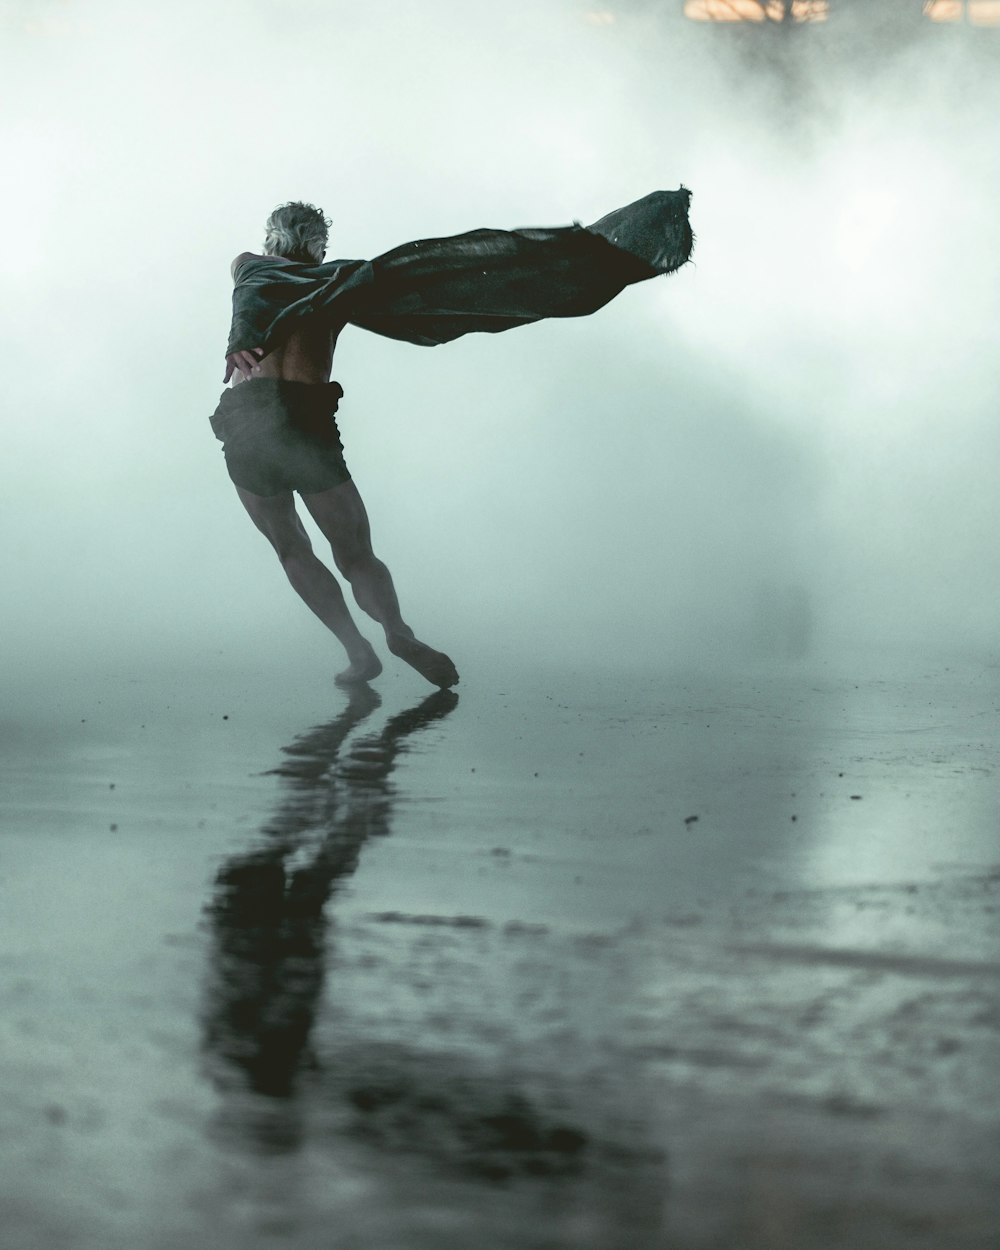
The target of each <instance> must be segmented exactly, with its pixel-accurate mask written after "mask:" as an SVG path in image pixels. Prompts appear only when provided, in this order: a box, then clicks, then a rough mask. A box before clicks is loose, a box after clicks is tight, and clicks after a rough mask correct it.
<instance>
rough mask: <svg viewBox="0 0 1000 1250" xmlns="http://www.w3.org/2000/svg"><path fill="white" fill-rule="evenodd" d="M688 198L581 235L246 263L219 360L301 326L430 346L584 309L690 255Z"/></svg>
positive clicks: (684, 193) (626, 213)
mask: <svg viewBox="0 0 1000 1250" xmlns="http://www.w3.org/2000/svg"><path fill="white" fill-rule="evenodd" d="M690 199H691V194H690V192H689V191H688V190H687V189H686V188H684V187H681V188H680V189H679V190H677V191H654V192H652V194H650V195H647V196H645V197H643V199H641V200H636V201H635V203H634V204H629V205H627V206H626V207H625V208H620V209H616V210H615V211H614V212H612V213H609V214H608V215H607V216H606V217H602V218H601V219H600V221H596V222H594V224H593V225H591V226H581V225H573V226H565V227H557V228H553V229H523V230H492V229H484V230H472V231H470V232H469V233H467V234H457V235H452V236H450V237H448V238H443V239H420V240H418V241H417V242H415V243H404V244H403V245H402V246H401V247H397V248H394V249H393V250H392V251H391V252H386V253H385V254H384V255H382V256H376V257H375V259H374V260H333V261H326V262H324V263H323V264H318V265H317V264H311V263H308V264H303V263H300V262H289V261H287V260H282V259H279V258H276V257H273V256H248V257H247V258H246V259H245V260H243V261H242V262H241V263H240V264H239V265H238V266H237V269H236V273H235V287H234V290H233V322H232V329H231V332H230V336H229V345H228V347H227V348H226V354H227V355H229V354H230V353H232V352H236V351H241V350H243V349H246V348H252V347H262V348H263V349H264V353H265V355H266V354H267V353H268V352H270V351H273V350H274V348H275V347H277V346H278V345H279V344H280V343H281V342H282V341H283V340H284V339H286V338H287V337H288V336H289V335H290V334H291V333H292V331H293V330H294V329H295V328H296V325H297V323H298V322H299V321H300V320H301V319H302V318H303V317H309V318H316V317H320V318H322V319H323V320H324V321H327V322H328V323H329V324H330V326H331V328H334V327H336V328H339V327H341V326H343V325H345V324H350V325H355V326H360V327H361V328H362V329H364V330H372V331H374V332H375V333H376V334H382V335H385V336H386V337H388V338H393V339H402V340H403V341H405V342H408V343H417V344H420V345H422V346H428V347H429V346H433V345H435V344H437V343H448V342H450V341H451V340H452V339H457V338H460V337H461V336H462V335H463V334H469V333H470V332H471V331H485V332H488V333H497V332H499V331H501V330H509V329H512V328H513V327H514V326H521V325H527V324H528V323H530V322H532V321H540V320H542V319H543V318H545V317H582V316H586V315H588V314H589V313H592V312H596V311H597V309H598V308H601V307H603V306H604V305H605V304H606V303H608V301H609V300H611V299H614V297H615V296H616V295H618V294H619V293H620V292H621V291H622V290H624V288H625V287H626V286H629V285H630V284H631V283H633V282H641V281H643V280H644V279H646V278H653V277H656V276H657V275H658V274H665V273H671V272H673V270H675V269H679V268H680V266H681V265H683V264H684V263H685V262H686V261H687V259H688V257H689V256H690V254H691V248H692V246H693V236H692V234H691V227H690V224H689V222H688V205H689V203H690Z"/></svg>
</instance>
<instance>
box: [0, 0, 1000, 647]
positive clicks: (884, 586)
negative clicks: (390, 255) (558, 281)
mask: <svg viewBox="0 0 1000 1250" xmlns="http://www.w3.org/2000/svg"><path fill="white" fill-rule="evenodd" d="M680 7H681V6H680V4H679V3H678V4H677V5H675V6H671V5H668V4H662V5H659V6H657V5H653V4H645V5H638V4H633V5H625V4H620V5H616V4H613V3H609V4H607V5H603V6H597V5H591V4H586V3H578V2H575V0H550V2H549V3H546V4H545V5H539V4H537V3H529V2H527V0H515V2H513V3H509V4H507V5H503V6H501V5H495V4H485V3H477V2H470V0H428V2H426V3H421V4H408V3H399V2H392V3H390V2H389V0H369V2H368V3H366V4H364V5H362V4H360V3H352V4H348V3H345V2H344V0H322V2H320V0H315V2H313V0H297V2H292V0H281V2H280V3H279V2H278V0H267V2H265V0H255V2H252V3H231V4H228V3H219V2H210V3H207V4H197V5H196V4H193V3H179V4H174V5H171V6H169V7H160V8H157V9H155V10H152V9H151V10H148V11H146V10H144V11H142V12H139V11H137V10H136V6H134V5H129V4H124V3H121V4H116V3H109V2H105V0H95V2H94V3H83V2H79V3H77V2H73V0H66V2H65V3H55V2H53V3H30V2H27V0H25V2H22V3H20V4H13V5H8V6H6V7H5V9H4V11H3V16H2V18H0V21H2V22H3V23H4V40H3V48H4V51H3V53H2V62H0V69H2V74H3V82H4V86H3V88H2V92H3V96H4V97H5V105H6V107H5V109H4V115H5V117H6V118H7V119H8V120H7V122H6V123H5V124H4V127H3V132H2V136H3V148H2V151H3V164H4V168H5V170H6V171H7V174H8V187H9V190H8V194H7V196H6V197H5V199H4V202H3V205H2V207H0V214H2V219H3V237H4V241H5V244H4V248H3V259H2V261H0V265H2V268H3V271H4V286H5V289H6V291H7V292H8V298H7V299H6V300H5V301H4V309H3V312H2V313H0V316H2V319H3V320H2V330H3V335H4V342H5V345H6V348H7V377H6V396H7V399H6V403H5V409H6V421H5V430H6V452H5V455H4V456H3V457H2V459H0V474H2V493H0V499H2V502H0V508H2V510H3V514H4V530H5V534H6V549H7V559H6V578H5V584H6V594H7V613H6V627H5V636H6V639H7V649H8V655H15V656H17V657H18V663H21V664H32V663H35V662H37V663H50V662H55V661H59V660H63V659H65V660H69V661H71V662H73V663H91V662H93V663H103V662H106V661H107V660H109V659H113V658H115V657H128V659H129V660H130V661H136V660H143V659H145V658H154V657H155V658H157V659H158V658H160V657H167V658H170V659H173V658H179V659H183V658H186V657H201V658H204V659H207V660H214V659H216V658H217V657H222V658H223V659H227V658H228V659H232V660H241V661H245V660H247V659H250V660H255V661H256V660H259V661H260V662H261V663H262V664H268V663H271V662H272V660H273V658H274V657H280V656H285V655H287V654H288V653H289V652H291V651H294V652H296V653H301V654H303V655H308V656H313V657H315V658H316V659H317V661H318V662H322V663H326V662H327V660H328V657H329V662H330V663H335V662H336V661H338V660H339V658H340V657H339V655H335V654H334V652H335V649H336V644H335V643H333V641H332V639H328V636H327V635H326V634H325V633H324V631H323V629H322V627H321V626H319V625H318V624H317V623H316V622H315V621H314V620H313V619H312V618H311V616H310V615H309V613H308V611H307V610H306V609H305V608H304V607H303V606H302V605H301V604H300V603H299V602H298V601H297V599H296V598H295V596H294V595H293V593H292V591H291V590H290V589H289V588H288V587H287V585H286V584H285V583H284V579H283V576H282V574H281V571H280V569H279V567H278V565H277V562H276V561H275V559H274V556H273V554H272V552H271V551H270V548H269V547H268V546H267V544H266V543H265V542H264V540H263V539H262V538H261V537H260V536H259V535H258V534H257V533H256V531H255V530H254V529H253V526H252V525H251V523H250V522H249V519H248V518H247V517H246V516H245V515H244V514H243V511H242V509H241V507H240V505H239V502H238V500H237V498H236V495H235V492H234V491H233V490H232V488H231V486H230V483H229V480H228V478H227V476H226V474H225V470H224V466H223V462H222V456H221V453H220V451H219V445H218V444H217V443H216V442H215V440H214V439H213V437H212V434H211V431H210V429H209V426H208V414H209V413H210V412H211V411H212V409H213V408H214V406H215V403H216V402H217V398H218V394H219V392H220V390H221V379H222V373H223V352H224V348H225V343H226V337H227V331H228V325H229V295H230V289H231V287H230V280H229V262H230V260H231V259H232V257H233V256H234V255H235V254H236V253H237V252H240V251H243V250H247V249H251V250H256V249H258V248H259V246H260V242H261V237H262V223H263V220H264V217H265V216H266V214H267V213H268V212H269V211H270V209H271V208H272V207H273V206H274V205H275V204H276V203H278V202H281V201H283V200H287V199H291V198H302V199H306V200H310V201H313V202H315V203H317V204H320V205H321V206H323V208H324V209H325V210H326V212H327V214H328V215H329V216H331V217H332V218H333V222H334V225H333V230H332V234H331V247H330V256H331V257H336V256H341V257H359V256H371V255H374V254H377V253H379V252H382V251H385V250H387V249H388V248H390V247H392V246H394V245H396V244H398V243H401V242H403V241H405V240H408V239H413V238H420V237H427V236H433V235H440V234H451V233H455V232H458V231H462V230H467V229H472V228H474V227H477V226H482V225H490V226H501V227H516V226H522V225H559V224H568V223H569V222H570V221H572V220H573V219H578V220H582V221H585V222H586V221H592V220H594V219H596V218H597V217H599V216H601V215H602V214H603V213H605V212H607V211H608V210H610V209H612V208H614V207H617V206H618V205H621V204H624V203H627V202H628V201H630V200H633V199H635V198H637V197H638V196H640V195H643V194H645V193H646V192H647V191H650V190H652V189H654V188H659V187H663V188H673V187H676V186H677V185H678V184H680V183H682V182H683V183H684V184H685V185H687V186H689V187H691V188H692V190H693V192H694V200H693V205H692V219H693V223H694V227H695V231H696V233H697V235H698V238H699V242H698V246H697V248H696V251H695V256H694V263H693V264H691V265H689V266H687V267H686V268H685V269H684V270H682V271H681V272H680V273H679V274H676V275H674V276H672V277H671V278H668V279H658V280H656V281H654V282H650V283H646V284H643V285H642V286H639V287H636V288H633V289H631V290H629V291H626V292H625V293H624V294H623V295H622V296H621V297H620V298H619V299H618V300H616V301H614V302H613V303H612V304H611V305H609V306H608V307H607V308H605V309H604V310H602V311H601V312H600V313H598V314H597V315H595V316H594V317H592V318H588V319H585V320H578V321H567V322H558V323H549V324H543V325H539V326H534V327H528V328H526V329H523V330H517V331H513V332H511V333H509V334H505V335H501V336H498V337H491V336H479V337H475V336H473V337H470V338H468V339H465V340H462V341H460V342H458V343H456V344H452V345H448V346H444V347H439V348H434V349H426V348H417V347H411V346H408V345H405V344H399V343H395V342H391V341H389V340H380V339H378V338H376V337H375V336H372V335H367V334H365V333H363V332H361V331H358V330H354V329H348V330H347V331H346V332H345V334H344V335H343V337H342V339H341V342H340V345H339V347H338V356H337V361H336V363H335V368H334V376H335V377H337V378H338V379H339V380H340V381H341V383H342V385H343V386H344V388H345V391H346V399H345V401H344V402H343V404H342V406H341V414H340V422H341V429H342V433H343V436H344V442H345V446H346V452H347V460H348V464H349V465H350V467H351V469H352V471H353V473H354V475H355V479H356V481H357V482H358V485H359V487H360V489H361V492H362V494H363V495H364V497H365V499H366V501H367V503H368V508H369V512H370V514H371V518H372V524H373V534H374V539H375V546H376V550H377V551H378V552H379V554H380V555H382V557H383V558H384V559H385V560H386V561H387V563H388V564H389V565H390V567H391V568H392V570H393V573H394V576H395V578H396V582H397V587H398V589H399V592H400V597H401V600H402V602H403V607H404V612H405V614H406V615H407V617H408V618H409V619H410V620H411V622H412V624H413V625H414V626H415V627H416V628H417V629H418V631H420V632H421V633H423V634H425V635H426V636H427V638H428V640H429V641H431V642H433V643H434V644H435V645H439V646H442V647H444V648H446V649H447V650H449V651H450V652H451V653H452V654H454V656H455V658H456V661H457V662H458V665H459V668H460V669H466V670H468V669H469V668H470V665H471V666H472V667H474V666H475V664H476V663H477V662H479V661H478V658H477V657H483V656H484V655H489V654H498V655H499V654H502V655H508V656H514V657H517V656H520V655H528V654H539V655H541V656H542V657H548V656H554V655H561V654H565V655H567V656H568V657H569V658H570V659H572V660H573V661H574V662H583V661H589V660H599V659H601V660H605V659H606V660H608V661H609V662H611V663H621V662H628V663H633V662H648V661H656V662H658V663H663V664H665V665H669V664H672V663H675V662H679V661H684V662H689V661H692V660H702V661H704V662H706V663H717V662H719V663H721V662H726V661H729V660H737V661H739V660H740V659H742V658H743V657H745V656H748V655H755V654H761V653H763V654H770V655H775V656H778V657H784V656H787V657H790V658H794V657H798V656H801V655H804V654H810V653H811V654H815V655H822V654H825V653H826V652H827V651H828V650H831V649H833V648H837V647H842V646H849V647H852V648H867V647H873V648H874V647H881V646H883V645H907V646H913V645H919V646H921V647H936V648H941V647H944V648H948V649H952V650H955V651H968V650H973V651H982V650H984V649H987V648H989V647H992V645H993V641H994V636H995V615H996V605H997V602H998V600H1000V555H998V546H997V542H996V537H995V535H996V532H997V521H998V519H1000V516H998V514H1000V502H998V499H1000V496H998V493H997V491H996V488H995V477H996V464H997V461H998V454H1000V429H998V424H997V421H996V416H995V410H996V403H997V394H998V390H1000V387H998V383H1000V377H998V373H1000V366H998V364H997V353H996V350H995V348H994V346H993V343H992V339H993V337H994V335H995V328H996V325H997V323H998V315H997V314H998V311H1000V308H998V303H1000V298H998V294H997V290H998V278H1000V272H998V271H1000V260H998V257H1000V246H998V244H1000V238H998V236H1000V217H998V215H997V213H996V207H995V205H996V199H997V192H998V190H1000V145H998V144H997V142H996V120H995V119H996V117H997V116H998V110H997V106H998V104H1000V99H998V97H1000V85H998V83H1000V80H998V77H997V75H996V73H995V70H994V68H993V66H995V57H994V59H993V63H992V66H991V65H990V61H989V58H988V56H987V55H985V54H984V47H985V45H984V44H983V43H982V39H986V40H988V39H989V38H990V35H991V33H992V32H982V33H981V39H980V41H979V42H978V43H977V42H976V40H975V39H973V38H972V37H971V32H970V38H968V39H958V38H955V37H953V36H954V32H943V31H940V30H934V31H929V32H927V34H926V35H925V36H922V37H920V38H918V39H913V40H912V41H910V42H903V41H901V42H900V45H899V47H898V48H896V47H894V46H893V44H892V43H891V41H890V42H889V43H886V44H884V45H883V49H882V51H881V53H880V55H878V56H877V57H875V56H872V57H870V58H869V60H868V62H867V63H866V66H862V67H860V68H859V66H858V62H857V58H856V57H854V56H853V55H852V54H850V51H849V49H848V48H847V45H842V46H841V47H840V51H839V52H838V51H837V45H836V41H835V40H834V39H833V38H832V37H828V36H827V34H826V33H825V32H823V31H820V30H816V31H808V32H801V33H800V34H799V35H797V37H796V45H795V49H794V51H793V52H789V53H787V54H786V55H787V56H788V57H790V58H792V57H794V67H795V72H794V74H792V75H789V74H788V73H787V72H785V71H783V70H781V69H780V68H778V67H776V66H774V65H772V66H771V67H770V68H768V66H767V64H766V63H765V62H763V61H761V60H758V61H756V62H755V64H754V65H750V64H748V63H747V61H746V60H745V58H744V57H743V55H742V52H741V50H740V48H741V45H738V44H737V42H736V41H735V40H734V39H733V38H732V37H731V32H721V31H716V30H710V29H706V28H701V27H695V26H694V25H693V24H690V23H685V22H684V21H683V20H681V19H679V18H678V16H677V14H676V12H675V10H679V9H680ZM612 19H615V20H612ZM754 34H755V35H759V36H760V37H761V38H767V37H769V35H770V32H766V31H763V32H754ZM824 39H825V40H826V42H825V43H824ZM995 42H996V41H995V40H994V43H995ZM990 47H991V48H992V47H993V45H992V44H990ZM993 51H994V53H995V52H996V51H997V49H995V48H994V49H993ZM317 543H318V539H317ZM368 632H369V633H370V636H372V637H373V638H376V636H377V630H376V627H375V626H374V624H371V626H370V629H369V631H368Z"/></svg>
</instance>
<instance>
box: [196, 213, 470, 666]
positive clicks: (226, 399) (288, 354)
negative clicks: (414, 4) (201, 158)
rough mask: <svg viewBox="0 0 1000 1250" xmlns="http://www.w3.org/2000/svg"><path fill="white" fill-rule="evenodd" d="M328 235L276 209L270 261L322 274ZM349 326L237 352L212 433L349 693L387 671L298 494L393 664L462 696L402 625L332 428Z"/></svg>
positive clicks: (307, 329)
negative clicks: (318, 550) (326, 638)
mask: <svg viewBox="0 0 1000 1250" xmlns="http://www.w3.org/2000/svg"><path fill="white" fill-rule="evenodd" d="M328 225H329V223H328V222H327V220H326V219H325V218H324V216H323V214H322V212H321V211H320V210H319V209H316V208H313V207H312V206H311V205H308V204H301V203H295V204H287V205H283V206H281V207H280V208H276V209H275V210H274V212H273V213H272V214H271V216H270V217H269V218H268V219H267V224H266V226H265V231H266V233H265V237H264V254H265V256H268V257H270V258H272V259H271V263H272V264H274V263H278V264H282V263H283V264H286V265H295V264H297V263H298V264H302V263H307V264H313V265H317V264H320V263H321V262H322V260H323V257H324V255H325V253H326V244H327V229H328ZM258 259H260V258H259V257H258V256H256V255H255V254H254V253H252V252H243V253H242V254H241V255H239V256H237V257H236V259H235V260H234V261H233V265H232V274H233V279H234V281H237V280H238V275H239V271H240V269H241V268H243V267H244V266H246V263H247V262H253V261H255V260H258ZM343 325H344V323H343V322H340V323H339V324H338V322H336V321H333V322H331V321H329V320H328V319H326V318H320V317H317V316H313V317H309V316H304V317H300V318H298V319H297V320H296V321H295V324H294V328H293V329H292V331H291V333H290V334H289V335H288V336H287V337H285V338H283V339H282V341H281V342H280V343H279V344H278V346H277V347H275V348H274V349H273V350H271V351H270V352H268V353H267V354H266V355H265V353H264V349H263V347H253V348H247V349H243V350H238V351H234V352H231V353H230V354H229V355H228V356H227V357H226V376H225V378H224V379H223V380H224V381H225V382H229V381H230V379H232V382H231V387H232V389H231V390H229V391H228V392H225V393H224V394H223V396H222V400H221V402H220V404H219V407H218V408H217V409H216V413H215V415H214V417H213V418H212V423H213V427H214V428H215V430H216V434H217V435H218V436H219V437H220V438H221V439H222V442H223V451H224V452H225V457H226V467H227V469H228V470H229V476H230V477H231V478H232V480H233V483H234V485H235V486H236V493H237V494H238V495H239V497H240V499H241V500H242V502H243V506H244V507H245V508H246V510H247V512H249V514H250V517H251V519H252V520H253V523H254V524H255V525H256V526H257V528H258V529H259V530H260V532H261V533H262V534H263V535H264V537H265V538H266V539H267V540H268V542H270V544H271V546H272V547H273V548H274V550H275V553H276V554H277V557H278V559H279V560H280V561H281V567H282V568H283V569H284V570H285V574H286V576H287V577H288V580H289V581H290V582H291V584H292V587H293V588H294V589H295V590H296V591H297V593H298V594H299V595H300V596H301V597H302V599H303V600H304V601H305V603H306V604H307V606H308V607H310V608H311V609H312V610H313V612H315V613H316V615H317V616H318V617H319V619H320V620H321V621H322V622H323V624H324V625H325V626H326V627H327V628H328V629H329V630H331V631H332V632H333V634H334V635H335V636H336V638H337V639H338V640H339V641H340V643H341V644H342V645H343V647H344V650H345V651H346V652H347V659H348V665H347V667H346V668H345V669H344V670H343V672H341V673H338V674H337V676H336V677H335V679H334V680H335V681H336V682H337V683H338V684H339V685H342V686H348V685H352V684H354V683H357V682H366V681H370V680H371V679H372V678H373V677H377V676H378V675H379V673H380V672H381V671H382V664H381V661H380V660H379V658H378V656H377V655H376V654H375V650H374V648H373V647H372V645H371V643H370V642H368V640H367V639H366V638H365V637H364V635H363V634H362V633H361V631H360V630H359V629H358V627H357V625H356V624H355V622H354V618H353V617H352V616H351V613H350V610H349V609H348V606H347V603H346V602H345V600H344V595H343V592H342V591H341V589H340V585H339V583H338V582H337V579H336V578H335V577H334V575H333V574H332V573H331V572H330V570H329V569H328V568H327V566H326V565H325V564H324V563H323V561H322V560H320V559H319V557H318V556H317V555H316V554H315V552H314V551H313V548H312V544H311V542H310V541H309V536H308V535H307V533H306V531H305V528H304V527H303V525H302V521H301V520H300V518H299V515H298V512H297V511H296V509H295V493H296V492H297V493H298V495H299V497H300V498H301V500H302V502H303V504H304V505H305V507H306V510H307V511H308V512H309V514H310V516H312V518H313V520H314V521H315V522H316V524H317V525H318V526H319V529H320V531H321V532H322V534H323V536H324V538H326V540H327V541H328V542H329V544H330V547H331V549H332V552H333V562H334V564H335V565H336V566H337V569H338V570H339V572H340V574H341V576H342V577H343V578H344V579H345V580H346V581H347V582H349V583H350V587H351V591H352V593H353V595H354V598H355V600H356V602H357V604H358V607H359V608H361V610H362V611H363V612H367V613H368V615H369V616H370V617H372V618H373V619H374V620H376V621H377V622H378V623H379V625H381V626H382V629H383V630H384V631H385V642H386V646H387V647H388V649H389V650H390V651H391V652H392V654H393V655H395V656H398V657H399V658H400V659H401V660H405V662H406V663H407V664H409V665H411V667H413V668H415V669H416V670H417V672H418V673H420V674H421V676H423V677H425V678H426V679H427V680H428V681H429V682H430V683H431V684H432V685H434V686H440V687H442V688H447V687H449V686H454V685H455V683H456V682H457V681H458V673H457V671H456V669H455V665H454V664H453V663H452V662H451V660H450V659H449V658H448V656H446V655H445V654H444V653H443V652H442V651H435V650H434V649H433V648H432V647H429V646H427V644H426V643H424V642H421V641H420V640H419V639H418V638H417V637H416V636H415V635H414V633H413V630H412V629H411V628H410V626H409V625H407V623H406V622H405V621H404V620H403V618H402V616H401V614H400V611H399V601H398V600H397V598H396V591H395V589H394V587H393V584H392V577H391V576H390V574H389V570H388V569H387V568H386V566H385V565H384V564H383V563H382V561H381V560H379V559H378V557H377V556H376V555H375V553H374V552H373V551H372V543H371V533H370V530H369V525H368V515H367V513H366V512H365V505H364V503H363V502H362V499H361V495H360V494H359V493H358V488H357V486H355V484H354V481H353V480H352V478H351V475H350V472H349V471H348V468H347V465H346V464H345V463H344V453H343V448H342V447H341V443H340V436H339V433H338V431H337V423H336V418H335V416H334V414H335V413H336V411H337V403H338V400H339V399H340V398H341V396H342V395H343V393H344V392H343V390H342V389H341V387H340V385H339V383H337V382H331V381H330V371H331V369H332V368H333V352H334V348H335V347H336V344H337V337H338V335H339V334H340V331H341V330H342V329H343Z"/></svg>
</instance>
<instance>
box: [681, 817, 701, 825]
mask: <svg viewBox="0 0 1000 1250" xmlns="http://www.w3.org/2000/svg"><path fill="white" fill-rule="evenodd" d="M684 823H685V824H686V825H694V824H697V823H698V817H697V816H685V817H684Z"/></svg>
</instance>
